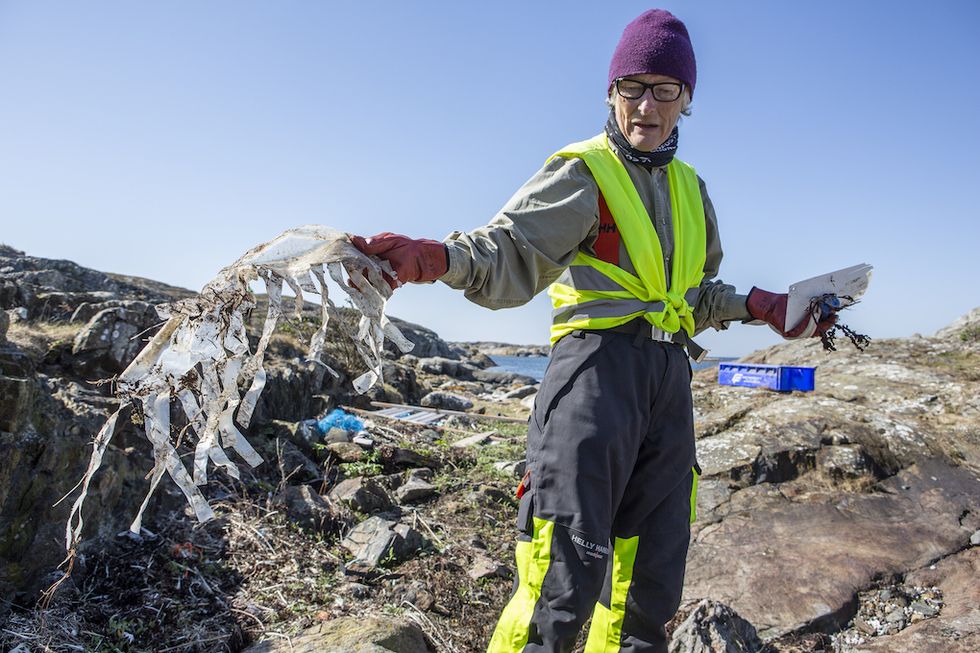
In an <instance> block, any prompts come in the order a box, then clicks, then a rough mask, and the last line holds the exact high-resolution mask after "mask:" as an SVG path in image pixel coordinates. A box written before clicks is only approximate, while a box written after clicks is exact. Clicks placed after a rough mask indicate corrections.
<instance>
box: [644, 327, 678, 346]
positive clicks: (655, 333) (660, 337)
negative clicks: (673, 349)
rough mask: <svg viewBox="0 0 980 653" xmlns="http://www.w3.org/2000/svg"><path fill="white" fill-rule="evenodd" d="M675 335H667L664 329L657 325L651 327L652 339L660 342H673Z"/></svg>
mask: <svg viewBox="0 0 980 653" xmlns="http://www.w3.org/2000/svg"><path fill="white" fill-rule="evenodd" d="M673 336H674V334H672V333H667V332H666V331H664V330H663V329H661V328H659V327H657V326H656V325H655V324H651V325H650V338H651V339H652V340H656V341H658V342H673V341H674V337H673Z"/></svg>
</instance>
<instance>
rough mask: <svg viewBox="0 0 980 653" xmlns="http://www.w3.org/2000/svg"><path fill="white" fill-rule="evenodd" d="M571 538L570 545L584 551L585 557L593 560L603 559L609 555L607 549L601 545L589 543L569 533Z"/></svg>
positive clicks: (576, 534) (575, 534) (577, 535)
mask: <svg viewBox="0 0 980 653" xmlns="http://www.w3.org/2000/svg"><path fill="white" fill-rule="evenodd" d="M569 536H570V537H571V538H572V543H573V544H575V546H577V547H579V548H581V549H584V550H585V555H587V556H592V557H593V558H599V559H600V560H601V559H602V558H605V557H606V556H607V555H609V547H608V546H604V545H602V544H597V543H595V542H589V541H588V540H587V539H585V538H583V537H581V536H580V535H579V534H578V533H569Z"/></svg>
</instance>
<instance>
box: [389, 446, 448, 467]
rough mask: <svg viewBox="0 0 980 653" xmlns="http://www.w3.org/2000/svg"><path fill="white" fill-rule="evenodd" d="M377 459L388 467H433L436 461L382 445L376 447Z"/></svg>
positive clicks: (411, 451) (404, 449)
mask: <svg viewBox="0 0 980 653" xmlns="http://www.w3.org/2000/svg"><path fill="white" fill-rule="evenodd" d="M376 451H377V452H378V457H379V458H380V459H381V461H382V462H383V463H384V464H385V465H386V466H389V467H399V468H402V469H405V468H406V467H434V466H436V463H437V461H436V460H434V459H432V458H431V457H429V456H428V455H425V454H421V453H419V452H418V451H414V450H412V449H406V448H405V447H396V446H394V445H390V444H383V445H380V446H379V447H377V449H376Z"/></svg>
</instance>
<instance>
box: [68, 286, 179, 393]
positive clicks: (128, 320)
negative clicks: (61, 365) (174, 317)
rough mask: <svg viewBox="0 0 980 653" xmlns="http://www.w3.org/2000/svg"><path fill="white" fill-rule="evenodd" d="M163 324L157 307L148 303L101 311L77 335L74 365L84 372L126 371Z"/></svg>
mask: <svg viewBox="0 0 980 653" xmlns="http://www.w3.org/2000/svg"><path fill="white" fill-rule="evenodd" d="M160 324H161V320H160V317H159V316H158V315H157V312H156V309H155V308H154V307H153V305H151V304H148V303H146V302H135V301H134V302H124V305H123V306H118V307H116V308H107V309H104V310H102V311H99V312H98V313H96V314H95V315H94V316H93V317H92V319H90V320H89V321H88V323H87V324H86V325H85V326H84V327H82V329H81V330H80V331H79V332H78V334H77V335H76V336H75V342H74V344H73V346H72V355H73V356H74V360H73V362H72V365H73V367H74V368H75V369H76V370H78V371H79V372H80V373H81V374H83V375H92V374H100V375H106V374H110V375H111V374H116V373H119V372H122V371H123V370H124V369H126V367H127V366H128V365H129V364H130V363H131V362H132V361H133V359H134V358H136V354H138V353H139V352H140V350H141V349H142V348H143V345H144V344H145V340H146V339H148V338H150V337H152V335H153V333H154V331H155V329H154V327H158V326H159V325H160Z"/></svg>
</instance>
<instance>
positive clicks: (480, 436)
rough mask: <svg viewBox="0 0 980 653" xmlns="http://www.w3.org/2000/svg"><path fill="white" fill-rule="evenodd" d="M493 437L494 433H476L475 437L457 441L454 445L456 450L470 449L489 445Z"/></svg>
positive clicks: (471, 436)
mask: <svg viewBox="0 0 980 653" xmlns="http://www.w3.org/2000/svg"><path fill="white" fill-rule="evenodd" d="M492 437H493V433H475V434H473V435H468V436H466V437H464V438H462V439H460V440H456V441H455V442H453V443H452V445H450V446H452V447H453V448H454V449H469V448H470V447H476V446H479V445H482V444H487V443H488V442H490V439H491V438H492Z"/></svg>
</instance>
